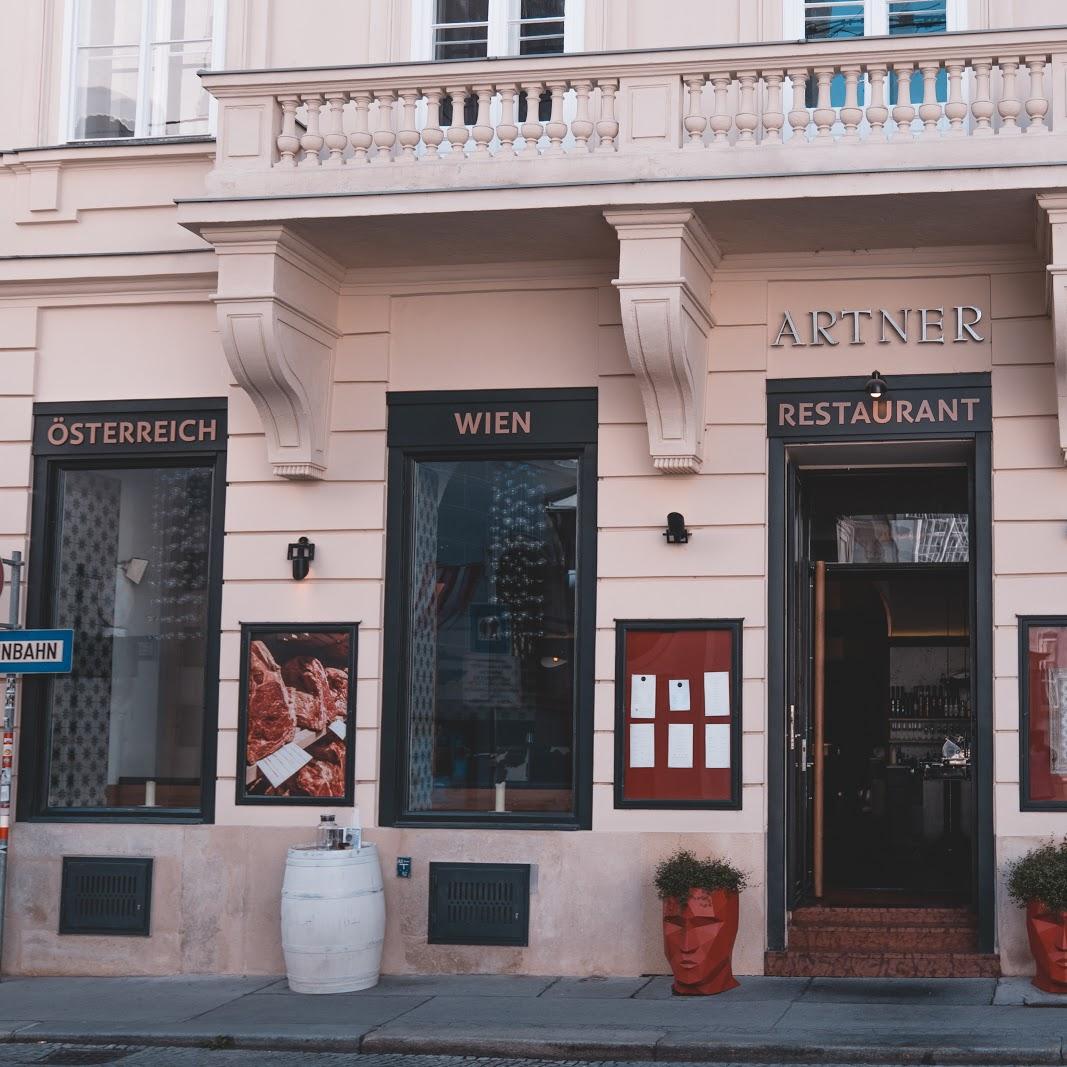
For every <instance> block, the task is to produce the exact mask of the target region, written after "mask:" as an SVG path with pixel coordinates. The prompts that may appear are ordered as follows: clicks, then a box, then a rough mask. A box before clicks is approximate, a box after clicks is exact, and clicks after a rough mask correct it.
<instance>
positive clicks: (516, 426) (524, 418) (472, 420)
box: [452, 411, 532, 437]
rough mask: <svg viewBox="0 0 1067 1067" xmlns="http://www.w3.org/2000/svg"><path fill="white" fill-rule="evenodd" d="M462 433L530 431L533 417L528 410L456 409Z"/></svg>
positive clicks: (481, 433)
mask: <svg viewBox="0 0 1067 1067" xmlns="http://www.w3.org/2000/svg"><path fill="white" fill-rule="evenodd" d="M452 417H453V418H454V419H455V420H456V429H457V430H458V431H459V433H460V435H461V436H463V437H467V436H470V435H481V436H483V437H485V436H490V435H495V434H513V433H529V432H530V426H531V425H532V419H531V417H530V412H528V411H454V412H453V413H452Z"/></svg>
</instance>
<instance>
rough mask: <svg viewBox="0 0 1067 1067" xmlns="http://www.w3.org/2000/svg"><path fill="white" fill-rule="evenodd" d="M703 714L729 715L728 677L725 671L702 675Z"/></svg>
mask: <svg viewBox="0 0 1067 1067" xmlns="http://www.w3.org/2000/svg"><path fill="white" fill-rule="evenodd" d="M704 714H705V715H729V714H730V675H729V672H727V671H708V672H706V673H705V675H704Z"/></svg>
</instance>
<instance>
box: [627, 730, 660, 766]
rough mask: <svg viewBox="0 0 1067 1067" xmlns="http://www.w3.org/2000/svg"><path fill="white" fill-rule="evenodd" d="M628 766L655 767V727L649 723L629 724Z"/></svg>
mask: <svg viewBox="0 0 1067 1067" xmlns="http://www.w3.org/2000/svg"><path fill="white" fill-rule="evenodd" d="M630 766H631V767H655V766H656V727H655V726H654V725H653V724H652V723H650V722H632V723H630Z"/></svg>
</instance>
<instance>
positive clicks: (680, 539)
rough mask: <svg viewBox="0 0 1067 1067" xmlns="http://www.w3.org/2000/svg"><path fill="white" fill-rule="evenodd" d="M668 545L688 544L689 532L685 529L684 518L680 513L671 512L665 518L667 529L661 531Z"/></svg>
mask: <svg viewBox="0 0 1067 1067" xmlns="http://www.w3.org/2000/svg"><path fill="white" fill-rule="evenodd" d="M663 536H664V537H666V538H667V544H669V545H686V544H688V543H689V531H688V530H687V529H686V528H685V516H684V515H683V514H682V513H681V512H680V511H672V512H671V513H670V514H669V515H668V516H667V529H666V530H664V531H663Z"/></svg>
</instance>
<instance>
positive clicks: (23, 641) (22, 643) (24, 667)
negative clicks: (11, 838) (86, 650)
mask: <svg viewBox="0 0 1067 1067" xmlns="http://www.w3.org/2000/svg"><path fill="white" fill-rule="evenodd" d="M4 565H6V566H8V567H10V568H11V596H10V599H9V602H8V621H7V622H6V623H0V674H4V675H5V676H6V678H5V682H4V732H3V747H2V749H0V956H2V953H3V944H4V936H3V935H4V898H5V894H6V890H7V838H8V832H9V830H10V827H11V773H12V764H13V757H14V749H15V734H14V730H15V700H16V698H17V696H18V676H19V675H20V674H65V673H67V672H68V671H69V670H70V668H71V659H72V653H73V646H74V631H73V630H20V629H19V628H18V626H19V606H20V605H19V600H20V594H21V592H22V567H23V563H22V553H21V552H12V553H11V558H10V559H2V558H0V592H2V591H3V588H4Z"/></svg>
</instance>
